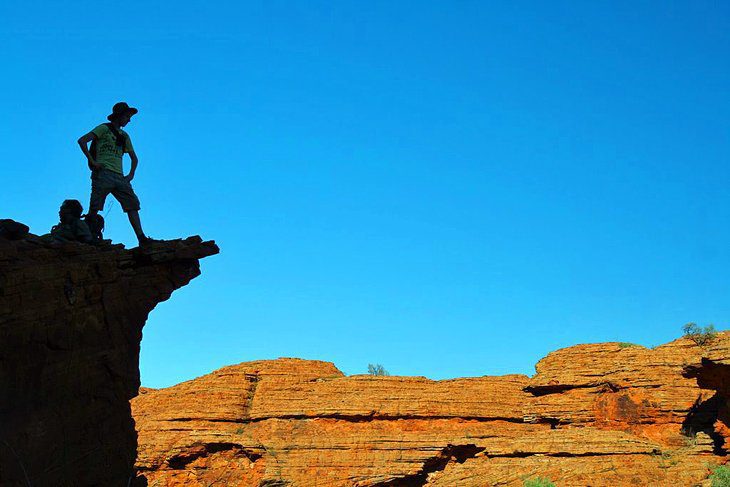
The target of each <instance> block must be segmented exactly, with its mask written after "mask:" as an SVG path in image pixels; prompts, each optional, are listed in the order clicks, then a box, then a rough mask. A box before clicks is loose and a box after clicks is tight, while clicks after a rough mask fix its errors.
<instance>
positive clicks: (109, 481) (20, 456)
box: [0, 220, 218, 487]
mask: <svg viewBox="0 0 730 487" xmlns="http://www.w3.org/2000/svg"><path fill="white" fill-rule="evenodd" d="M27 232H28V228H27V227H25V226H24V225H19V224H17V223H15V222H12V221H9V220H2V221H0V485H2V486H14V485H22V486H28V485H32V486H74V487H75V486H92V485H93V486H111V487H113V486H126V485H128V484H129V481H130V478H131V477H132V476H133V466H134V461H135V451H136V446H137V438H136V432H135V429H134V422H133V420H132V418H131V412H130V406H129V400H130V399H131V398H132V397H134V396H135V395H137V391H138V389H139V366H138V362H139V349H140V341H141V339H142V327H143V326H144V324H145V321H146V319H147V315H148V314H149V312H150V311H151V310H152V309H153V308H154V307H155V306H156V305H157V303H159V302H161V301H164V300H166V299H168V298H169V297H170V294H171V293H172V292H173V290H175V289H177V288H179V287H181V286H184V285H185V284H187V283H188V282H189V281H190V280H191V279H193V278H194V277H196V276H197V275H199V274H200V270H199V263H198V259H200V258H202V257H205V256H208V255H212V254H215V253H217V252H218V248H217V247H216V246H215V244H214V243H213V242H202V241H201V239H200V238H199V237H191V238H188V239H186V240H174V241H167V242H161V243H157V244H153V245H150V246H148V247H144V248H136V249H132V250H125V249H124V248H123V246H121V245H114V246H102V247H95V246H91V245H85V244H80V243H66V244H48V243H44V242H43V241H42V240H41V239H39V238H38V237H36V236H34V235H32V234H28V233H27Z"/></svg>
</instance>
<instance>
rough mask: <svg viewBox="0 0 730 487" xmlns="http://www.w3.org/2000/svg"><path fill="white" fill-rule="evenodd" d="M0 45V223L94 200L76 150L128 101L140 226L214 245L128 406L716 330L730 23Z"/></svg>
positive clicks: (67, 18) (495, 8)
mask: <svg viewBox="0 0 730 487" xmlns="http://www.w3.org/2000/svg"><path fill="white" fill-rule="evenodd" d="M0 42H2V51H0V59H1V60H2V73H0V74H1V75H0V94H1V95H0V99H1V100H2V105H3V112H4V113H3V117H2V118H1V119H0V137H1V140H0V161H2V162H1V164H2V173H1V174H2V186H1V187H2V190H0V217H5V218H13V219H16V220H19V221H23V222H25V223H27V224H29V225H30V226H31V230H32V231H33V232H34V233H39V234H40V233H44V232H46V231H48V229H49V228H50V226H51V225H52V224H54V222H55V220H56V217H57V214H56V212H57V208H58V205H59V204H60V202H61V201H62V200H63V199H65V198H77V199H79V200H81V201H82V202H83V204H84V206H85V207H86V206H87V205H88V193H89V179H88V172H87V169H86V163H85V160H84V158H83V156H82V154H81V152H80V151H79V149H78V146H77V145H76V139H77V138H78V137H79V136H80V135H82V134H84V133H86V132H87V131H89V130H90V129H91V128H93V127H94V126H95V125H96V124H98V123H102V122H104V121H105V116H106V115H107V114H108V113H109V112H110V109H111V106H112V105H113V104H114V103H115V102H117V101H120V100H124V101H127V102H129V103H130V104H131V105H133V106H136V107H139V110H140V112H139V114H138V115H136V116H135V117H134V118H133V120H132V122H131V123H130V124H129V126H128V127H127V130H128V132H129V133H130V134H131V136H132V140H133V141H134V145H135V148H136V150H137V153H138V155H139V157H140V167H139V170H138V172H137V177H136V179H135V181H134V183H135V188H136V190H137V193H138V194H139V196H140V199H141V201H142V208H143V209H142V212H141V216H142V221H143V224H144V226H145V228H146V230H147V231H148V233H149V234H151V235H152V236H154V237H156V238H175V237H183V236H188V235H194V234H200V235H201V236H203V237H204V238H206V239H215V240H216V241H217V242H218V244H219V245H220V247H221V254H220V255H218V256H215V257H211V258H209V259H206V260H205V261H203V263H202V270H203V275H202V276H201V277H200V278H198V279H196V280H195V281H194V282H193V283H191V284H190V285H189V286H188V287H186V288H184V289H182V290H180V291H178V292H177V293H175V294H174V295H173V297H172V299H171V300H170V301H168V302H166V303H163V304H161V305H160V306H158V308H157V309H156V310H155V311H154V312H153V313H152V314H151V316H150V319H149V321H148V323H147V326H146V328H145V331H144V340H143V342H142V359H141V367H142V382H143V384H144V385H147V386H151V387H160V386H166V385H171V384H173V383H176V382H179V381H181V380H186V379H190V378H192V377H195V376H198V375H202V374H204V373H207V372H209V371H211V370H213V369H215V368H217V367H221V366H224V365H228V364H233V363H238V362H242V361H248V360H258V359H267V358H276V357H280V356H290V357H291V356H293V357H302V358H309V359H322V360H328V361H332V362H334V363H335V364H336V365H337V366H338V367H340V368H341V369H342V370H343V371H344V372H345V373H348V374H354V373H363V372H366V370H367V365H368V363H380V364H382V365H384V366H385V368H386V369H388V370H389V371H390V372H391V373H393V374H398V375H425V376H427V377H431V378H446V377H456V376H477V375H484V374H490V375H492V374H504V373H513V372H517V373H527V374H531V373H533V371H534V369H533V364H534V363H535V362H536V361H537V360H538V359H540V358H541V357H542V356H544V355H545V354H547V353H548V352H549V351H551V350H554V349H556V348H559V347H564V346H568V345H572V344H576V343H586V342H599V341H627V342H636V343H640V344H643V345H647V346H653V345H656V344H659V343H663V342H666V341H669V340H672V339H674V338H676V337H677V336H678V335H679V334H681V326H682V325H683V324H684V323H686V322H688V321H696V322H698V323H699V324H701V325H705V324H707V323H714V324H715V325H716V326H717V327H718V328H727V327H728V326H729V325H730V279H728V274H729V273H728V271H729V270H730V256H729V251H730V246H729V245H728V242H730V225H729V224H730V201H729V199H730V195H729V189H730V168H729V165H728V162H729V161H730V157H729V156H730V130H729V129H728V126H729V122H730V90H728V86H730V4H728V3H727V2H710V1H694V0H693V1H686V2H665V1H656V2H642V1H633V0H632V1H610V2H609V1H596V2H580V1H575V2H560V1H557V2H508V1H505V2H486V1H440V2H430V1H418V2H407V1H399V2H392V1H357V2H356V1H345V2H338V1H332V2H314V1H306V2H305V1H302V2H295V1H287V2H281V1H265V2H263V1H262V2H239V1H221V2H213V3H211V2H207V3H205V2H190V1H178V2H154V1H145V2H141V1H128V2H116V3H103V2H102V3H99V2H42V1H41V2H35V3H30V4H29V3H24V4H23V3H21V2H2V4H0ZM126 162H127V164H128V161H126ZM110 201H111V200H110ZM107 226H108V231H107V236H108V237H110V238H113V239H114V240H116V241H120V242H123V243H125V244H127V245H128V246H131V245H133V244H134V243H135V239H134V237H133V234H132V231H131V229H130V227H129V225H128V223H127V221H126V218H125V216H124V214H123V213H122V212H121V210H120V208H119V205H118V204H117V203H114V204H113V205H112V206H111V208H109V207H108V214H107Z"/></svg>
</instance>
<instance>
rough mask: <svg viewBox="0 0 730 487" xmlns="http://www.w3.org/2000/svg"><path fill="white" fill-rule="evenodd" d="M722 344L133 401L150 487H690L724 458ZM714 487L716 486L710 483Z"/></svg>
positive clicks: (305, 377) (258, 383)
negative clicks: (498, 371)
mask: <svg viewBox="0 0 730 487" xmlns="http://www.w3.org/2000/svg"><path fill="white" fill-rule="evenodd" d="M728 364H730V335H726V334H720V335H719V336H718V337H717V339H715V340H714V341H713V342H712V343H711V344H710V345H708V346H705V347H699V346H697V345H696V344H695V343H694V342H692V341H691V340H689V339H680V340H676V341H674V342H672V343H669V344H666V345H663V346H660V347H656V348H655V349H651V350H649V349H646V348H643V347H639V346H625V345H621V344H618V343H606V344H594V345H578V346H575V347H570V348H566V349H563V350H558V351H556V352H553V353H551V354H549V355H548V356H547V357H545V358H544V359H543V360H541V361H540V362H539V363H538V364H537V367H536V368H537V373H536V374H535V376H534V377H532V378H530V377H527V376H523V375H507V376H501V377H477V378H468V379H454V380H444V381H432V380H428V379H425V378H422V377H375V376H363V375H359V376H351V377H345V376H344V375H343V374H342V373H341V372H340V371H339V370H337V369H336V368H335V366H334V365H333V364H330V363H327V362H317V361H306V360H299V359H278V360H271V361H259V362H247V363H243V364H239V365H235V366H230V367H225V368H223V369H220V370H217V371H215V372H213V373H212V374H209V375H206V376H203V377H200V378H198V379H195V380H192V381H189V382H184V383H182V384H178V385H176V386H173V387H170V388H166V389H160V390H143V391H142V393H141V394H140V396H139V397H137V398H135V399H134V400H133V401H132V411H133V415H134V418H135V420H136V423H137V430H138V433H139V450H138V458H137V468H138V471H139V477H138V480H139V481H141V483H143V482H144V480H145V479H146V481H147V483H148V485H150V486H155V485H156V486H182V485H185V486H218V485H220V486H223V485H226V486H270V487H274V486H332V487H335V486H338V487H339V486H343V487H344V486H362V487H364V486H380V487H385V486H388V487H393V486H491V485H495V486H496V485H505V486H521V485H522V484H523V482H524V480H525V479H527V478H530V477H542V478H547V479H550V480H552V481H553V482H554V483H555V485H558V486H576V487H578V486H581V487H585V486H589V485H590V486H621V485H627V486H628V485H632V486H633V485H641V486H644V485H652V486H691V485H701V484H702V483H703V482H704V483H707V480H706V479H707V477H708V475H709V473H710V470H711V468H713V467H714V466H717V465H719V464H722V463H724V462H725V459H726V456H725V455H726V454H725V449H724V445H725V440H726V438H727V437H728V434H727V433H728V431H730V428H728V424H730V423H728V422H727V418H728V409H727V406H726V400H727V398H728V393H730V391H728V390H727V387H728V386H726V383H727V384H730V380H728V379H730V372H729V371H728V369H727V368H728V367H730V365H728ZM708 485H709V484H708Z"/></svg>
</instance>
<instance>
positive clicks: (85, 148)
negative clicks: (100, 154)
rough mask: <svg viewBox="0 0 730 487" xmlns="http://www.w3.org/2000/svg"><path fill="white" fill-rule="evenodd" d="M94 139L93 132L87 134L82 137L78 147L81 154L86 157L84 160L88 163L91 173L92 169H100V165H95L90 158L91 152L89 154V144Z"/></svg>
mask: <svg viewBox="0 0 730 487" xmlns="http://www.w3.org/2000/svg"><path fill="white" fill-rule="evenodd" d="M94 139H96V134H95V133H94V132H89V133H88V134H86V135H82V136H81V137H80V138H79V140H78V143H79V147H81V152H83V153H84V155H85V156H86V160H88V161H89V169H91V170H92V171H93V170H94V169H101V168H102V165H101V164H99V163H97V162H96V161H95V160H94V158H93V157H91V152H89V142H91V141H92V140H94Z"/></svg>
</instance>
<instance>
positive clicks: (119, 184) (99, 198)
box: [89, 169, 139, 213]
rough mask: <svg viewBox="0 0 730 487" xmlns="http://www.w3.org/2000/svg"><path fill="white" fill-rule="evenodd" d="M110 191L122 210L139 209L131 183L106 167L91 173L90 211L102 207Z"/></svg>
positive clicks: (137, 199) (99, 209)
mask: <svg viewBox="0 0 730 487" xmlns="http://www.w3.org/2000/svg"><path fill="white" fill-rule="evenodd" d="M109 193H111V194H112V195H113V196H114V197H115V198H116V199H117V201H118V202H119V204H120V205H122V210H124V212H125V213H126V212H128V211H137V210H139V198H137V195H136V194H134V190H133V189H132V184H131V183H130V182H129V181H127V180H126V178H125V177H124V176H122V175H121V174H119V173H116V172H114V171H109V170H108V169H100V170H98V171H93V172H92V173H91V201H89V210H90V211H101V210H103V209H104V201H105V200H106V197H107V195H108V194H109Z"/></svg>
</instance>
